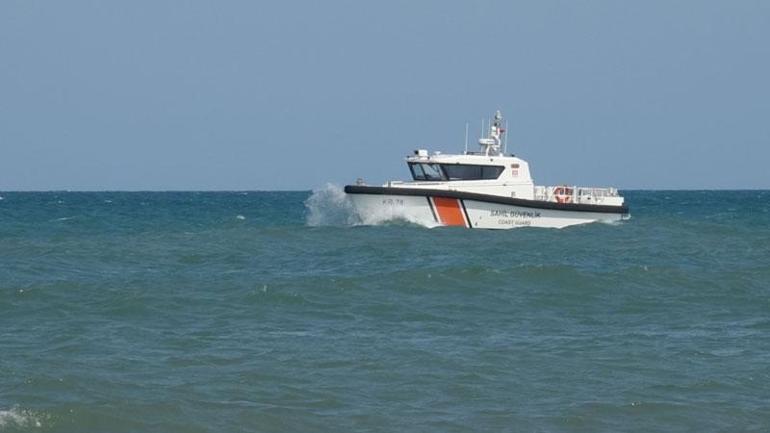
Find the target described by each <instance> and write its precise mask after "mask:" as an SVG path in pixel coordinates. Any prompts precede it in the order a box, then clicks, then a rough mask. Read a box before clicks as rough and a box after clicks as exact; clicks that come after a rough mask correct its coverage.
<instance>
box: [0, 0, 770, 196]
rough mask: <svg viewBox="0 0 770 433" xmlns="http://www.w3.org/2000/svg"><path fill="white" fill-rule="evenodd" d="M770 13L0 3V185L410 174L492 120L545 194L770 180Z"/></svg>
mask: <svg viewBox="0 0 770 433" xmlns="http://www.w3.org/2000/svg"><path fill="white" fill-rule="evenodd" d="M768 41H770V2H767V1H748V0H746V1H734V2H727V1H718V2H717V1H676V2H671V1H644V2H619V1H585V2H574V1H532V2H513V1H499V2H496V1H473V2H441V1H413V0H412V1H400V0H391V1H387V2H384V1H383V2H364V1H344V2H341V1H325V2H291V1H286V2H260V1H202V0H201V1H192V2H186V1H164V0H153V1H124V2H103V1H78V0H75V1H67V2H55V1H34V0H4V1H2V2H0V190H16V189H21V190H30V189H32V190H48V189H72V190H124V189H125V190H169V189H174V190H191V189H195V190H209V189H217V190H218V189H245V190H257V189H259V190H270V189H312V188H315V187H319V186H322V185H323V184H325V183H326V182H332V183H338V184H344V183H348V182H351V181H353V180H354V179H355V178H357V177H363V178H364V179H366V180H367V181H370V182H381V181H384V180H387V179H390V178H404V177H406V176H407V170H406V168H405V165H404V163H403V156H404V155H406V154H407V153H408V152H410V151H411V150H412V149H415V148H417V147H421V148H422V147H424V148H429V149H431V150H441V151H443V152H445V153H446V152H450V151H460V150H462V146H463V135H464V128H465V122H466V121H467V122H471V131H472V133H471V136H472V138H475V137H476V136H477V135H478V132H477V131H478V128H479V121H480V118H481V117H484V116H489V115H491V114H492V113H493V112H494V110H496V109H498V108H499V109H501V110H502V111H503V114H504V115H505V116H506V117H507V119H508V120H509V121H510V131H509V132H510V136H509V150H513V151H514V152H515V153H516V154H517V155H519V156H521V157H523V158H525V159H527V160H529V161H530V163H531V164H532V171H533V175H534V176H535V180H536V182H538V183H550V184H553V183H574V184H584V185H597V186H603V185H615V186H619V187H621V188H650V189H667V188H674V189H676V188H688V189H689V188H696V189H700V188H770V169H768V168H767V165H768V163H770V84H769V83H768V80H769V78H768V77H770V43H769V42H768Z"/></svg>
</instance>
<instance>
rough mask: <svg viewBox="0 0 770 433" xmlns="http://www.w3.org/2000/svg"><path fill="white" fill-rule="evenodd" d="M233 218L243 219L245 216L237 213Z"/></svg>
mask: <svg viewBox="0 0 770 433" xmlns="http://www.w3.org/2000/svg"><path fill="white" fill-rule="evenodd" d="M235 218H236V219H239V220H245V219H246V217H245V216H243V215H238V216H236V217H235Z"/></svg>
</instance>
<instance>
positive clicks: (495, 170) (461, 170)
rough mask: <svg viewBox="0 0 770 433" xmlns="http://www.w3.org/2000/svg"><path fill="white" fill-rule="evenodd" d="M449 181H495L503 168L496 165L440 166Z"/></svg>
mask: <svg viewBox="0 0 770 433" xmlns="http://www.w3.org/2000/svg"><path fill="white" fill-rule="evenodd" d="M441 168H443V169H444V173H446V175H447V177H448V178H449V180H482V179H497V178H498V177H500V174H501V173H502V172H503V170H504V167H502V166H496V165H467V164H441Z"/></svg>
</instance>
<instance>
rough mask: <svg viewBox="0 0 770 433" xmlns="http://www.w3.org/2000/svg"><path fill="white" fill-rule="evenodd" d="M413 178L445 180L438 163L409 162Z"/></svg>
mask: <svg viewBox="0 0 770 433" xmlns="http://www.w3.org/2000/svg"><path fill="white" fill-rule="evenodd" d="M409 169H410V170H412V178H413V179H414V180H446V178H445V177H444V173H443V172H442V171H441V167H440V166H439V165H438V164H409Z"/></svg>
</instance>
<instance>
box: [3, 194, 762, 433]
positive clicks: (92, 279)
mask: <svg viewBox="0 0 770 433" xmlns="http://www.w3.org/2000/svg"><path fill="white" fill-rule="evenodd" d="M0 196H2V197H3V199H2V200H0V431H2V432H6V431H9V432H10V431H13V432H15V431H24V432H33V431H55V432H241V431H242V432H337V431H361V432H396V431H398V432H401V431H409V432H477V431H490V432H491V431H516V432H518V431H522V432H618V431H620V432H625V431H629V432H650V431H666V432H711V431H713V432H717V431H719V432H766V431H770V192H767V191H729V192H728V191H725V192H714V191H691V192H684V191H683V192H646V191H630V192H625V196H626V198H627V201H628V203H629V205H630V207H631V213H632V216H633V217H632V219H631V220H630V221H627V222H625V223H621V224H617V225H606V224H593V225H586V226H578V227H571V228H567V229H563V230H552V229H531V228H526V229H524V228H523V229H515V230H510V231H480V230H467V229H457V228H437V229H426V228H422V227H419V226H414V225H408V224H403V223H399V222H394V223H391V224H385V225H381V226H373V227H364V226H355V225H349V224H348V222H349V221H350V216H349V215H347V210H346V208H345V206H344V202H342V200H341V196H340V193H339V191H338V190H334V189H328V188H327V189H326V190H323V191H320V192H319V193H317V194H315V195H314V196H313V197H310V196H311V193H309V192H249V193H192V192H191V193H112V192H105V193H76V192H50V193H14V192H3V193H0Z"/></svg>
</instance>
